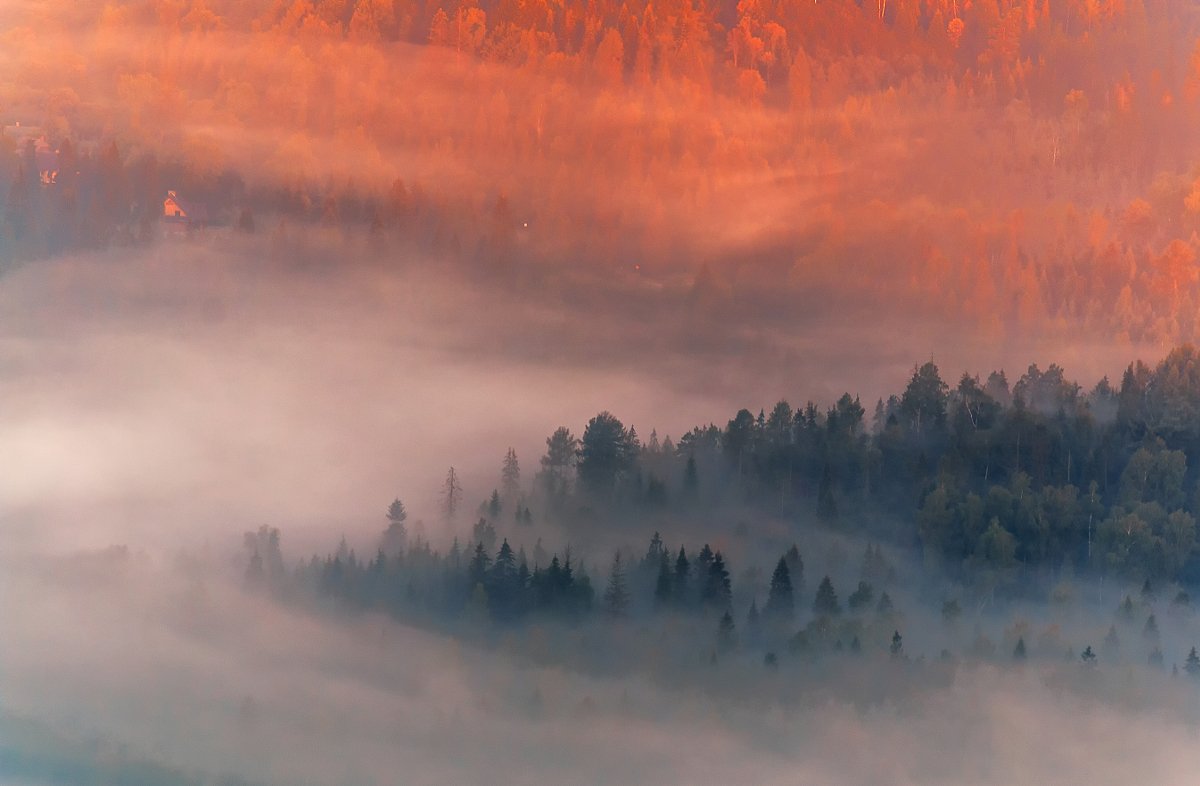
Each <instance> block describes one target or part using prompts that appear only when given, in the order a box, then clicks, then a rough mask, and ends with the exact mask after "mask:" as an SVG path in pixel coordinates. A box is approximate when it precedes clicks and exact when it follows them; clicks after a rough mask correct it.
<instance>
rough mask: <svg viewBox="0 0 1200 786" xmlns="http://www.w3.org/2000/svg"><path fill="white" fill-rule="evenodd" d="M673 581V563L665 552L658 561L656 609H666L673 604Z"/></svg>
mask: <svg viewBox="0 0 1200 786" xmlns="http://www.w3.org/2000/svg"><path fill="white" fill-rule="evenodd" d="M672 587H673V581H672V578H671V563H670V561H669V560H668V559H667V554H666V552H665V551H664V552H663V553H662V555H661V556H660V557H659V559H658V578H657V579H656V580H655V582H654V607H655V608H658V609H662V608H665V607H666V606H667V605H669V604H670V602H671V596H672V594H673V593H672Z"/></svg>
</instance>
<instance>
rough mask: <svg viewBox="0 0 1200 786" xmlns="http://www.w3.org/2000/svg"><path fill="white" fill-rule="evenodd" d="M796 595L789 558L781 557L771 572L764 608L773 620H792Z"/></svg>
mask: <svg viewBox="0 0 1200 786" xmlns="http://www.w3.org/2000/svg"><path fill="white" fill-rule="evenodd" d="M795 604H796V601H795V596H794V595H793V593H792V577H791V571H789V570H788V565H787V558H786V557H780V558H779V562H778V563H777V564H776V565H775V571H774V572H773V573H772V574H771V587H770V590H769V591H768V593H767V605H766V607H765V608H764V609H763V611H764V613H765V614H766V616H767V618H768V619H770V620H772V621H781V622H790V621H791V619H792V616H793V614H794V613H795Z"/></svg>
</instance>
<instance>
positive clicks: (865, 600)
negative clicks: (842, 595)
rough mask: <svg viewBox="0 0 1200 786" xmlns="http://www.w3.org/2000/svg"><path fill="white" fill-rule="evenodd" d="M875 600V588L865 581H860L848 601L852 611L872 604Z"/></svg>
mask: <svg viewBox="0 0 1200 786" xmlns="http://www.w3.org/2000/svg"><path fill="white" fill-rule="evenodd" d="M873 600H875V588H874V587H872V586H871V585H870V584H868V583H867V582H865V581H860V582H858V588H857V589H856V590H854V592H852V593H850V597H849V598H847V600H846V602H847V604H848V605H849V606H850V611H858V610H860V609H864V608H866V607H867V606H869V605H871V601H873Z"/></svg>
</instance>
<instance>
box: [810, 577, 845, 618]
mask: <svg viewBox="0 0 1200 786" xmlns="http://www.w3.org/2000/svg"><path fill="white" fill-rule="evenodd" d="M813 613H814V614H816V615H817V616H818V617H825V616H832V615H836V614H841V613H842V607H841V604H839V603H838V598H837V593H836V592H834V590H833V582H832V581H831V580H830V578H829V577H828V576H826V577H825V578H823V579H821V584H820V586H818V587H817V597H816V598H815V599H814V600H813Z"/></svg>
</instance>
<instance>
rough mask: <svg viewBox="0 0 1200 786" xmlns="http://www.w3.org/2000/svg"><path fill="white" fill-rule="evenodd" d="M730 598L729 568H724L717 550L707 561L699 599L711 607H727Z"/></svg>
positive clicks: (731, 595)
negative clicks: (705, 575) (705, 574)
mask: <svg viewBox="0 0 1200 786" xmlns="http://www.w3.org/2000/svg"><path fill="white" fill-rule="evenodd" d="M705 548H707V546H706V547H705ZM701 564H703V563H701ZM732 599H733V591H732V587H731V586H730V583H729V570H728V569H726V567H725V559H724V558H723V557H722V556H721V552H719V551H718V552H717V553H716V554H714V555H713V557H712V560H711V561H710V562H709V565H708V573H707V577H706V579H705V581H704V588H703V590H702V591H701V594H700V601H701V603H703V604H704V605H706V606H710V607H712V608H718V609H727V608H728V607H729V603H730V601H731V600H732Z"/></svg>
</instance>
